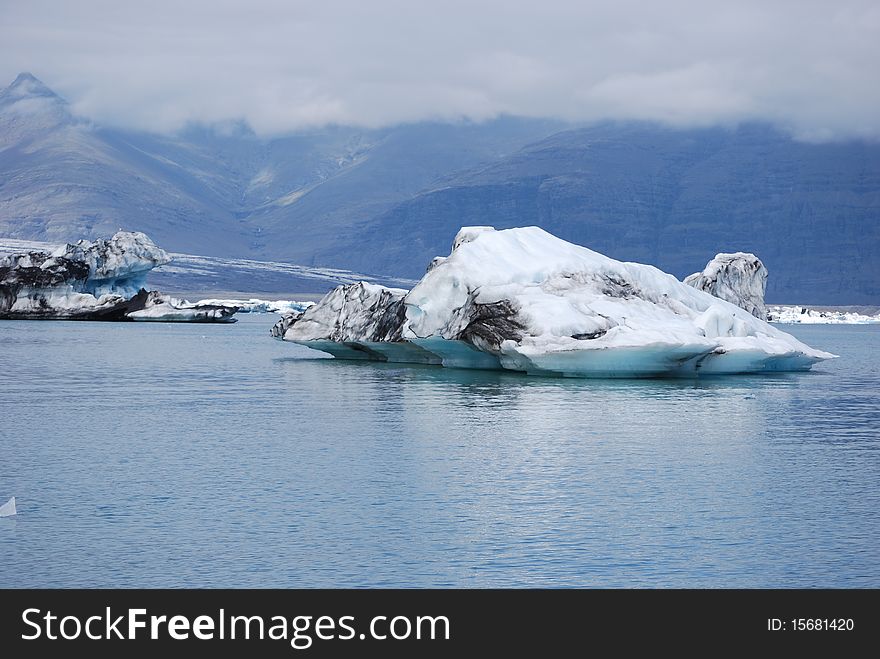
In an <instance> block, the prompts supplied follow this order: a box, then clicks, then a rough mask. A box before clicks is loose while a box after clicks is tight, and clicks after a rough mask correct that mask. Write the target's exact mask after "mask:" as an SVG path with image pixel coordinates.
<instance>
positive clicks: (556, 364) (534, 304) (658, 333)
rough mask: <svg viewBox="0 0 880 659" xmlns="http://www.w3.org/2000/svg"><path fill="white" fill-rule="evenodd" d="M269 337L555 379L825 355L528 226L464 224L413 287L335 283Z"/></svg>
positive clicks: (712, 368)
mask: <svg viewBox="0 0 880 659" xmlns="http://www.w3.org/2000/svg"><path fill="white" fill-rule="evenodd" d="M272 333H273V335H274V336H276V337H277V338H281V339H283V340H285V341H292V342H295V343H300V344H302V345H305V346H308V347H311V348H316V349H318V350H322V351H324V352H328V353H330V354H332V355H334V356H336V357H339V358H349V359H371V360H379V361H390V362H413V363H427V364H440V365H443V366H451V367H463V368H489V369H507V370H512V371H521V372H525V373H532V374H537V375H555V376H565V377H665V376H694V375H700V374H728V373H753V372H769V371H803V370H808V369H809V368H810V367H811V366H812V365H813V364H815V363H816V362H818V361H821V360H823V359H830V358H832V357H834V355H832V354H830V353H827V352H823V351H821V350H815V349H813V348H810V347H809V346H807V345H805V344H803V343H801V342H800V341H798V340H797V339H796V338H794V337H793V336H791V335H789V334H786V333H785V332H781V331H780V330H778V329H776V328H775V327H772V326H771V325H769V324H768V323H766V322H764V321H763V320H760V319H758V318H756V317H755V316H753V315H752V314H750V313H748V312H747V311H745V310H744V309H742V308H740V307H737V306H736V305H734V304H732V303H730V302H727V301H725V300H722V299H719V298H717V297H714V296H713V295H710V294H709V293H706V292H704V291H701V290H698V289H697V288H694V287H692V286H689V285H687V284H684V283H682V282H680V281H678V280H677V279H676V278H675V277H673V276H672V275H669V274H666V273H664V272H662V271H660V270H658V269H657V268H654V267H652V266H648V265H641V264H638V263H622V262H620V261H615V260H614V259H611V258H608V257H606V256H603V255H602V254H599V253H597V252H594V251H591V250H589V249H586V248H584V247H580V246H578V245H573V244H571V243H568V242H566V241H564V240H561V239H559V238H557V237H555V236H553V235H551V234H549V233H547V232H546V231H544V230H542V229H539V228H537V227H526V228H519V229H507V230H503V231H496V230H494V229H493V228H492V227H465V228H463V229H462V230H461V231H460V232H459V233H458V235H457V236H456V238H455V241H454V243H453V249H452V253H451V254H450V255H449V256H448V257H445V258H436V259H434V261H432V263H431V265H430V267H429V269H428V272H426V274H425V275H424V276H423V277H422V279H421V280H420V281H419V282H418V283H417V284H416V286H415V287H414V288H413V289H412V290H411V291H409V292H407V291H403V290H400V289H389V288H384V287H381V286H376V285H372V284H366V283H363V282H362V283H359V284H352V285H347V286H339V287H337V288H336V289H334V290H333V291H332V292H330V293H329V294H328V295H327V296H325V297H324V298H323V299H322V300H321V301H320V302H319V303H318V304H316V305H314V306H312V307H310V308H308V309H306V310H305V311H302V312H298V313H295V314H290V315H288V316H286V317H285V318H284V319H282V320H281V321H280V322H279V323H278V324H277V325H276V326H275V328H273V331H272Z"/></svg>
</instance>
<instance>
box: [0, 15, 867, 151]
mask: <svg viewBox="0 0 880 659" xmlns="http://www.w3.org/2000/svg"><path fill="white" fill-rule="evenodd" d="M0 2H2V5H3V6H2V8H0V10H2V15H3V21H2V22H0V76H2V77H3V78H5V79H6V80H9V81H11V80H12V79H13V78H14V77H15V75H16V74H17V73H18V72H19V71H23V70H27V71H31V72H33V73H34V74H35V75H37V76H38V77H40V78H41V79H43V80H44V81H45V82H46V83H47V84H49V85H50V86H51V87H53V88H55V89H56V90H57V91H59V92H60V93H62V94H63V95H65V96H66V97H67V98H68V99H69V100H70V101H71V104H72V107H73V109H74V110H75V111H77V112H79V113H81V114H83V115H85V116H88V117H91V118H93V119H95V120H97V121H100V122H103V123H111V124H116V125H124V126H128V127H136V128H144V129H149V130H158V131H169V130H175V129H178V128H180V127H182V126H183V125H185V124H186V123H187V122H190V121H200V122H208V123H214V122H224V121H229V120H236V119H244V120H245V121H247V122H248V123H249V124H250V125H251V126H253V128H254V129H255V130H256V131H257V132H259V133H263V134H268V133H279V132H285V131H290V130H295V129H298V128H303V127H310V126H318V125H323V124H327V123H343V124H360V125H365V126H380V125H386V124H393V123H398V122H407V121H418V120H423V119H449V120H455V119H459V118H470V119H474V120H481V119H486V118H490V117H493V116H496V115H499V114H515V115H523V116H542V117H558V118H563V119H568V120H576V121H580V120H585V121H591V120H599V119H609V118H610V119H627V118H635V119H646V120H657V121H662V122H668V123H672V124H675V125H705V124H713V123H735V122H739V121H744V120H752V119H758V120H767V121H771V122H773V123H776V124H778V125H780V126H783V127H785V128H787V129H790V130H791V131H792V132H794V133H795V134H796V135H798V136H800V137H803V138H807V139H834V138H852V137H867V138H872V139H876V138H878V137H880V73H878V71H880V67H878V66H877V62H880V5H877V3H876V2H874V1H873V0H837V1H836V2H827V1H811V0H801V1H788V0H776V1H775V2H766V0H761V1H754V0H739V1H737V2H730V1H729V0H728V1H725V2H713V1H708V0H701V1H698V2H697V1H683V0H679V1H676V0H672V1H669V0H667V1H666V2H662V3H660V2H651V1H649V0H642V2H633V1H631V0H618V1H616V2H610V1H608V2H593V1H578V0H569V1H567V2H561V1H559V0H543V1H542V2H534V1H533V0H531V1H529V2H520V1H519V0H507V1H504V2H501V1H498V0H469V1H468V2H463V1H461V0H446V1H444V2H435V1H432V2H424V1H421V0H370V1H369V2H364V1H363V0H325V1H324V2H322V3H317V2H314V0H312V1H311V2H299V1H291V0H283V1H282V0H252V1H251V2H248V3H245V2H231V1H229V0H209V1H205V0H187V2H181V1H180V0H175V1H174V2H170V1H167V0H153V1H152V2H149V3H122V2H118V1H116V2H107V1H98V0H79V1H78V2H76V3H70V2H63V1H60V0H58V1H55V2H47V1H46V0H29V2H18V1H10V0H0Z"/></svg>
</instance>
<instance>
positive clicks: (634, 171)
mask: <svg viewBox="0 0 880 659" xmlns="http://www.w3.org/2000/svg"><path fill="white" fill-rule="evenodd" d="M467 224H489V225H492V226H495V227H496V228H509V227H515V226H523V225H526V224H534V225H537V226H540V227H542V228H544V229H546V230H548V231H550V232H552V233H553V234H555V235H558V236H560V237H561V238H564V239H565V240H569V241H572V242H575V243H577V244H580V245H586V246H588V247H591V248H593V249H595V250H596V251H599V252H602V253H604V254H607V255H609V256H611V257H613V258H616V259H623V260H630V261H638V262H641V263H650V264H653V265H656V266H658V267H659V268H661V269H663V270H666V271H667V272H671V273H673V274H675V275H676V276H678V277H679V278H681V277H684V276H686V275H688V274H690V273H692V272H694V271H697V270H700V269H701V268H702V265H703V263H704V262H705V261H706V260H708V259H710V258H711V257H712V256H713V255H715V254H716V253H718V252H736V251H748V252H754V253H756V254H758V255H759V256H760V257H761V259H762V260H763V261H764V263H765V264H766V266H767V268H768V270H769V272H770V278H769V282H768V290H767V299H768V300H769V301H771V302H774V301H780V302H784V301H790V302H802V303H813V304H842V303H856V304H876V303H877V302H878V301H880V257H878V249H880V145H878V144H868V143H864V142H852V143H845V144H807V143H802V142H796V141H793V140H792V139H790V138H789V137H788V136H786V135H785V134H783V133H781V132H779V131H777V130H774V129H773V128H771V127H769V126H765V125H745V126H740V127H738V128H735V129H724V128H704V129H698V130H676V129H670V128H661V127H658V126H655V125H639V124H602V125H598V126H593V127H589V128H583V129H578V130H572V131H565V132H561V133H559V134H556V135H553V136H550V137H548V138H546V139H544V140H541V141H539V142H537V143H535V144H532V145H530V146H527V147H526V148H524V149H522V150H520V151H519V152H517V153H516V154H513V155H511V156H509V157H507V158H505V159H503V160H501V161H499V162H496V163H493V164H490V165H488V166H485V167H481V168H477V169H473V170H470V171H467V172H463V173H461V174H459V175H458V176H456V177H455V178H453V179H451V180H449V181H447V182H446V183H445V184H444V185H443V186H442V187H438V188H436V189H432V190H427V191H425V192H423V193H421V194H419V195H417V196H416V197H414V198H413V199H411V200H408V201H406V202H404V203H402V204H400V205H398V206H397V207H396V208H394V209H392V210H390V211H388V212H386V213H383V214H381V215H379V216H377V217H375V218H373V219H372V220H371V221H370V222H369V223H367V224H365V225H363V226H361V227H357V228H356V229H355V231H354V232H353V233H352V234H351V235H350V237H349V240H348V241H347V242H343V243H341V244H338V245H334V246H332V247H331V248H330V249H329V250H328V251H327V252H325V253H324V254H322V255H320V256H319V260H321V259H327V260H331V259H332V260H333V262H334V263H336V264H338V265H339V266H340V267H347V268H363V267H364V266H366V265H367V264H369V266H370V267H371V268H372V269H373V270H376V271H379V272H381V271H385V270H390V269H391V268H394V271H395V272H396V273H398V274H400V275H403V276H410V277H415V276H417V275H418V274H420V272H421V271H422V269H423V267H424V264H425V263H427V262H429V261H430V259H431V257H433V256H434V255H436V254H445V253H446V252H447V251H448V246H447V243H448V242H449V237H450V236H452V235H454V234H455V231H456V230H457V229H458V227H460V226H462V225H467ZM391 237H393V239H392V238H391Z"/></svg>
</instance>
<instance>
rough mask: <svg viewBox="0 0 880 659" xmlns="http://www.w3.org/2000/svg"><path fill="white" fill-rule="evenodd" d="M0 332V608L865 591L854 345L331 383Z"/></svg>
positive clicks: (22, 331)
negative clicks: (779, 369)
mask: <svg viewBox="0 0 880 659" xmlns="http://www.w3.org/2000/svg"><path fill="white" fill-rule="evenodd" d="M274 318H275V317H274V316H268V315H258V316H242V320H241V321H240V322H239V323H237V324H236V325H233V326H208V325H149V324H145V325H142V324H136V323H127V324H101V323H70V322H42V323H40V322H31V323H28V322H11V321H0V374H2V375H0V379H2V394H0V500H2V501H0V503H2V502H3V501H6V499H7V498H8V497H9V496H11V495H15V496H16V497H17V500H18V507H19V515H18V516H17V517H15V518H6V519H0V556H2V557H3V559H2V561H0V586H7V587H9V586H15V587H18V586H123V587H124V586H150V587H154V586H282V587H287V586H291V587H292V586H465V587H481V586H697V587H699V586H843V587H850V586H873V587H877V586H880V542H878V538H880V350H878V347H880V327H878V326H874V327H866V326H826V327H821V326H812V327H794V328H792V330H791V331H792V332H793V333H795V334H796V335H797V336H798V337H800V338H801V339H803V340H805V341H807V342H808V343H810V344H812V345H814V346H816V347H820V348H824V349H827V350H831V351H833V352H836V353H838V354H840V355H841V358H840V359H838V360H836V361H834V362H831V363H827V364H825V365H821V366H820V367H819V368H818V369H817V370H816V371H815V372H813V373H809V374H797V375H780V376H771V377H759V376H755V377H736V378H726V379H716V380H707V381H574V380H554V379H539V378H528V377H525V376H518V375H516V374H507V373H494V372H476V371H453V370H446V369H440V368H436V367H421V368H419V367H401V366H395V365H381V364H380V365H376V364H359V363H345V362H339V361H333V360H326V359H320V358H315V357H317V356H318V353H313V352H310V351H308V350H306V349H305V348H301V347H299V346H295V345H292V344H281V343H279V342H277V341H273V340H271V339H270V338H269V335H268V330H269V327H270V326H271V325H272V323H273V322H274Z"/></svg>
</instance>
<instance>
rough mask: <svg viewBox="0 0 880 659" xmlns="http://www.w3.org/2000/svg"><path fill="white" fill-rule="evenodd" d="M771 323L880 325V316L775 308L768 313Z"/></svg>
mask: <svg viewBox="0 0 880 659" xmlns="http://www.w3.org/2000/svg"><path fill="white" fill-rule="evenodd" d="M767 313H768V318H769V320H770V322H771V323H785V324H804V325H870V324H873V323H880V314H874V315H871V314H870V313H868V314H865V313H859V312H858V311H845V310H841V309H810V308H808V307H800V306H799V307H784V306H773V307H770V308H769V309H768V311H767Z"/></svg>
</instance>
